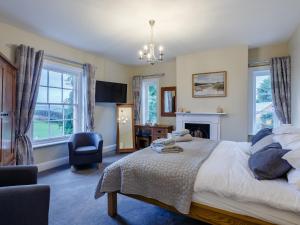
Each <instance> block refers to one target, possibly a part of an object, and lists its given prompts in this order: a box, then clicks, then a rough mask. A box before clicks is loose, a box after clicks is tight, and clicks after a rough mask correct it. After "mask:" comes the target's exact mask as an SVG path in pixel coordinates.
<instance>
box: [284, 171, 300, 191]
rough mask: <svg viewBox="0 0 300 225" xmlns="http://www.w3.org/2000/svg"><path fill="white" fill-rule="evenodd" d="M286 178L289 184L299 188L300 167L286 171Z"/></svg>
mask: <svg viewBox="0 0 300 225" xmlns="http://www.w3.org/2000/svg"><path fill="white" fill-rule="evenodd" d="M287 179H288V183H289V184H294V185H296V187H297V189H298V190H300V169H291V170H290V171H289V172H288V173H287Z"/></svg>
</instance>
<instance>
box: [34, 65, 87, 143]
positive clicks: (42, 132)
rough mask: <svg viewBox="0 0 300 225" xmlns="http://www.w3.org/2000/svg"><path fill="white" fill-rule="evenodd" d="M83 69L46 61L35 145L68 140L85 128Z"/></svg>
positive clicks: (37, 111)
mask: <svg viewBox="0 0 300 225" xmlns="http://www.w3.org/2000/svg"><path fill="white" fill-rule="evenodd" d="M81 74H82V73H81V71H80V70H79V69H77V68H70V66H64V65H61V64H59V65H57V64H54V63H53V64H51V63H50V64H49V63H45V64H44V65H43V69H42V75H41V80H40V86H39V92H38V97H37V103H36V107H35V112H34V117H33V122H32V138H33V142H34V144H38V143H45V142H47V143H48V142H51V141H58V140H63V139H66V138H67V137H68V136H70V135H71V134H73V133H74V132H75V131H80V130H81V128H82V124H81V121H82V120H81V118H80V117H79V115H82V114H81V113H80V112H81V87H80V85H79V84H80V83H81V82H80V79H81Z"/></svg>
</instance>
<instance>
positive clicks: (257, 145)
mask: <svg viewBox="0 0 300 225" xmlns="http://www.w3.org/2000/svg"><path fill="white" fill-rule="evenodd" d="M273 136H274V135H273V134H270V135H267V136H265V137H263V138H262V139H260V140H259V141H257V142H256V143H255V144H254V145H252V146H251V147H250V152H251V154H254V153H256V152H258V151H260V150H262V149H263V148H264V147H266V146H268V145H270V144H272V143H273ZM280 147H281V146H280Z"/></svg>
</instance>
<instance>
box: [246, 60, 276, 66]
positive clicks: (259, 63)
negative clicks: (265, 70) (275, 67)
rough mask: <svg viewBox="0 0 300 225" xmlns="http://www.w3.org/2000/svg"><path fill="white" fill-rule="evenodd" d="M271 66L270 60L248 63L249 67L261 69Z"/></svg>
mask: <svg viewBox="0 0 300 225" xmlns="http://www.w3.org/2000/svg"><path fill="white" fill-rule="evenodd" d="M270 64H271V61H270V60H262V61H258V60H256V61H254V60H253V61H250V62H249V63H248V67H259V66H269V65H270Z"/></svg>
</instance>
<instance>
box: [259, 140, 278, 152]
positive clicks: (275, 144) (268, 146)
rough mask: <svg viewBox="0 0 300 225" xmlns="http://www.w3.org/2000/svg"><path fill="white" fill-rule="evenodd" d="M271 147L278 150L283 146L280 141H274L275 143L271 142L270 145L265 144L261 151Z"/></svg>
mask: <svg viewBox="0 0 300 225" xmlns="http://www.w3.org/2000/svg"><path fill="white" fill-rule="evenodd" d="M269 149H275V150H276V149H282V146H281V144H280V143H278V142H274V143H272V144H269V145H267V146H265V147H264V148H262V149H261V150H260V152H261V151H265V150H269Z"/></svg>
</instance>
